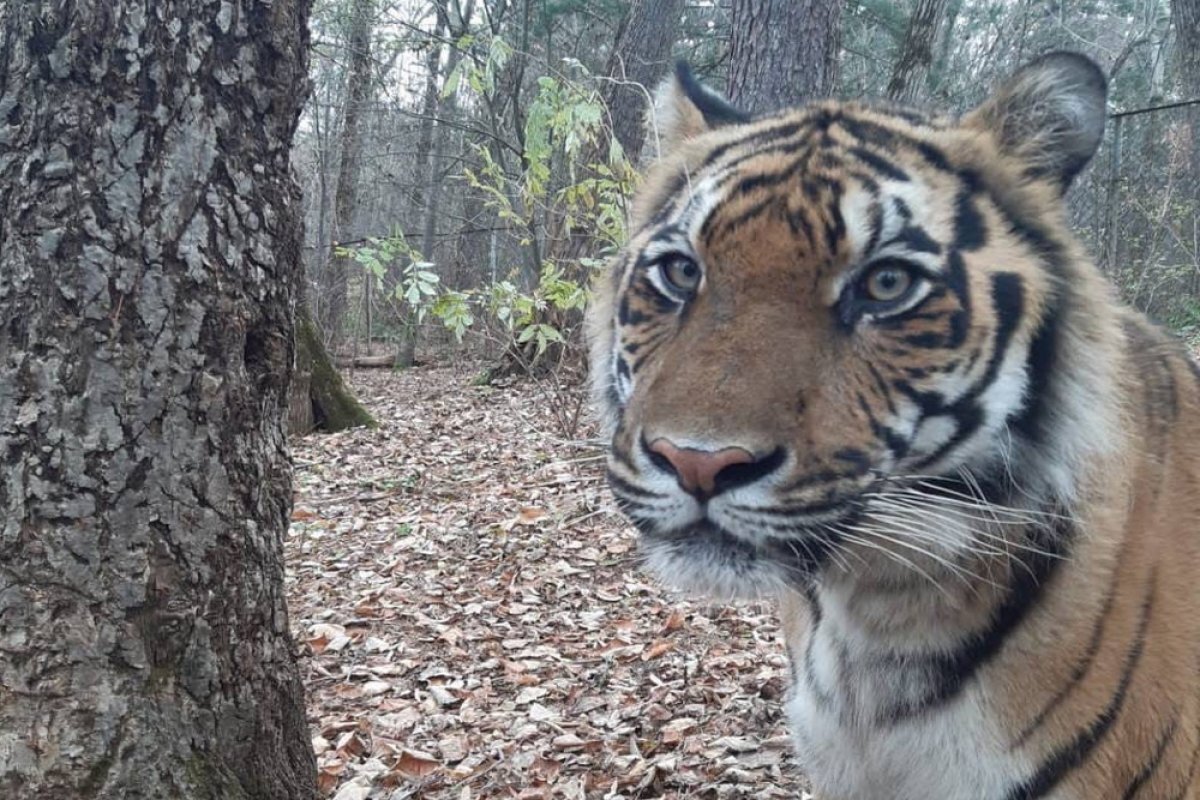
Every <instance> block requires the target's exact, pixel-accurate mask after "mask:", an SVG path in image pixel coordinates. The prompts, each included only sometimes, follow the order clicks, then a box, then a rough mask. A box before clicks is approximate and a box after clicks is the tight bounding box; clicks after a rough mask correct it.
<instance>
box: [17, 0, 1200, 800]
mask: <svg viewBox="0 0 1200 800" xmlns="http://www.w3.org/2000/svg"><path fill="white" fill-rule="evenodd" d="M1052 49H1070V50H1076V51H1083V52H1085V53H1087V54H1089V55H1090V56H1092V57H1093V58H1094V59H1096V61H1097V62H1098V63H1099V64H1100V65H1101V66H1102V67H1103V68H1104V69H1105V70H1106V71H1107V73H1108V75H1109V78H1110V88H1111V94H1110V100H1109V116H1110V120H1109V123H1110V124H1109V125H1108V127H1107V130H1106V134H1105V139H1104V142H1103V145H1102V147H1101V150H1100V152H1099V154H1098V156H1097V157H1096V159H1095V160H1094V161H1093V162H1092V164H1091V166H1090V167H1088V169H1087V170H1086V172H1085V173H1083V174H1082V175H1081V176H1080V177H1079V178H1078V179H1077V180H1076V182H1075V183H1074V185H1073V187H1072V189H1071V191H1070V193H1069V195H1068V201H1069V203H1070V209H1071V214H1072V216H1073V221H1074V224H1075V227H1076V228H1077V230H1078V231H1079V232H1080V233H1081V235H1082V236H1083V238H1084V240H1085V242H1086V244H1087V246H1088V247H1089V249H1090V250H1091V252H1092V253H1093V255H1094V256H1095V258H1096V259H1097V260H1098V261H1099V263H1100V265H1101V266H1102V268H1103V269H1104V270H1105V271H1106V272H1107V273H1108V274H1109V275H1110V276H1111V278H1112V279H1113V281H1114V282H1115V284H1116V285H1117V286H1118V287H1119V289H1120V291H1121V292H1122V293H1123V294H1124V295H1125V297H1126V298H1127V299H1128V300H1130V301H1131V302H1132V303H1134V304H1135V305H1137V306H1138V307H1140V308H1143V309H1145V310H1147V311H1148V312H1149V313H1150V314H1151V315H1152V316H1154V317H1155V318H1157V319H1158V320H1160V321H1162V322H1164V323H1165V324H1167V325H1169V326H1171V327H1172V328H1174V329H1175V330H1176V331H1177V332H1178V333H1180V334H1181V335H1183V336H1185V337H1188V338H1189V339H1191V340H1192V343H1193V345H1196V344H1200V226H1198V222H1197V210H1198V209H1200V146H1198V142H1200V0H1075V1H1074V2H1066V1H1065V0H1060V1H1059V2H1052V1H1051V0H1007V1H1002V0H902V2H896V3H889V2H882V1H881V0H847V1H846V2H840V1H839V0H313V2H310V0H0V320H2V321H3V324H0V465H2V467H3V468H2V469H0V797H4V798H10V797H11V798H21V800H24V799H25V798H37V799H38V800H40V798H53V800H108V799H109V798H119V799H120V800H142V798H146V799H147V800H157V799H158V798H163V797H185V798H205V800H211V799H212V798H222V800H224V798H234V799H235V800H237V799H239V798H255V800H258V799H259V798H262V799H263V800H314V799H315V798H325V797H331V798H333V799H334V800H407V799H408V798H434V799H436V800H476V799H478V798H496V799H497V800H499V799H500V798H506V799H508V800H511V799H512V798H518V799H519V800H552V799H553V800H557V799H558V798H562V799H563V800H634V798H642V799H644V800H683V798H704V800H712V799H713V798H718V799H724V798H755V799H756V800H762V799H764V798H767V799H769V798H796V797H800V798H802V800H807V798H809V797H811V796H810V795H808V793H807V791H806V786H807V784H806V779H805V777H804V775H803V774H802V773H801V771H800V770H799V769H798V768H797V766H796V765H795V764H794V763H793V762H792V760H791V755H790V752H791V751H790V749H789V745H788V741H789V740H788V735H787V729H786V726H785V724H784V722H783V714H782V705H783V701H784V697H785V693H786V687H787V685H788V682H789V675H788V672H789V667H788V663H787V659H786V657H785V656H784V653H783V647H782V642H781V634H780V626H779V621H778V618H777V615H776V613H775V609H774V608H772V607H771V606H770V605H768V604H751V603H747V604H741V605H734V606H731V605H727V604H718V603H712V602H703V601H695V600H692V599H689V598H686V597H683V596H680V595H679V594H678V593H676V592H673V591H671V590H669V589H667V588H664V587H663V586H662V585H660V584H658V583H657V582H656V581H655V580H654V579H653V578H651V577H650V576H648V575H647V574H646V573H645V572H644V571H643V570H642V569H641V566H642V565H641V562H640V560H639V557H638V554H637V543H636V537H635V535H634V531H633V529H632V528H631V527H630V525H629V524H628V522H627V521H626V520H625V519H624V518H623V517H622V516H621V515H620V514H619V513H618V511H617V508H616V505H615V503H614V500H613V498H612V496H611V494H610V493H609V491H608V489H607V487H606V485H605V480H604V477H603V474H602V473H603V463H604V457H605V456H604V453H603V450H602V445H601V443H600V442H599V440H598V438H597V436H596V430H595V427H594V425H593V423H592V422H591V421H590V420H589V417H588V414H587V412H586V407H585V400H584V395H585V392H584V391H583V389H582V387H583V380H582V379H583V377H584V376H583V372H584V365H583V358H582V352H581V351H582V348H581V347H580V344H581V342H580V331H579V326H580V320H581V318H582V309H583V308H584V306H585V305H586V302H587V289H586V287H587V284H588V281H589V280H590V278H591V277H592V275H593V274H594V273H595V271H596V269H597V268H598V267H599V266H600V265H601V264H602V263H604V260H605V259H606V258H607V257H608V256H609V255H610V254H611V253H612V252H613V251H614V249H615V248H617V247H619V246H620V244H621V242H622V241H623V239H624V238H625V230H624V225H625V218H626V204H627V202H628V200H629V198H630V196H631V193H632V191H633V189H634V188H635V187H636V185H637V181H638V165H639V164H642V163H644V162H645V161H646V160H647V159H649V158H652V157H653V154H654V151H655V148H656V139H655V134H654V131H646V130H645V129H644V127H643V124H642V122H643V118H644V115H645V110H646V106H647V101H648V99H649V91H650V90H652V88H653V87H654V86H655V85H656V84H658V82H659V81H660V80H661V79H662V77H663V76H664V75H665V74H667V72H668V70H669V69H670V65H671V63H672V61H674V60H675V59H686V60H687V61H689V62H690V63H691V64H692V65H693V66H694V68H695V70H696V71H697V72H698V74H699V75H700V76H701V78H702V79H703V80H705V81H706V82H707V83H708V84H709V85H711V86H713V87H716V88H719V89H722V90H724V91H725V92H726V93H727V94H728V95H729V97H730V98H731V99H732V100H733V101H734V102H735V103H737V104H739V105H741V106H742V107H744V108H746V109H748V110H750V111H754V112H764V111H770V110H772V109H775V108H778V107H780V106H782V105H786V104H791V103H795V102H798V101H803V100H806V99H810V98H815V97H822V96H827V95H831V94H832V95H837V96H841V97H848V98H856V97H864V96H866V97H890V98H892V99H896V100H900V101H903V102H907V103H912V104H918V105H929V106H931V107H936V108H939V109H945V110H949V111H958V110H963V109H965V108H967V107H969V106H971V105H972V104H973V103H975V102H977V101H978V100H979V99H981V97H982V96H983V95H984V93H985V92H986V91H987V88H988V86H989V85H991V84H993V83H994V82H995V81H996V80H998V79H999V78H1000V77H1002V76H1004V75H1006V74H1008V73H1010V72H1012V71H1013V70H1014V69H1015V68H1016V67H1017V66H1018V65H1020V64H1022V63H1023V62H1026V61H1028V60H1029V59H1031V58H1032V57H1034V56H1036V55H1038V54H1040V53H1042V52H1045V51H1047V50H1052ZM293 178H295V179H296V180H295V181H293V180H292V179H293ZM297 183H298V184H299V185H296V184H297ZM293 344H294V345H295V346H293ZM410 367H417V368H410ZM293 378H294V379H293Z"/></svg>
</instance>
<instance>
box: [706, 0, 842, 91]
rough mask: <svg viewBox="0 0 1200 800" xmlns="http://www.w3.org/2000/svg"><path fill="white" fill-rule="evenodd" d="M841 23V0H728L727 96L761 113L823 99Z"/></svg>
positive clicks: (834, 61)
mask: <svg viewBox="0 0 1200 800" xmlns="http://www.w3.org/2000/svg"><path fill="white" fill-rule="evenodd" d="M841 21H842V2H841V0H733V7H732V12H731V19H730V25H731V29H732V36H731V38H730V45H729V82H728V95H729V99H730V100H732V101H733V104H734V105H736V106H738V107H739V108H742V109H744V110H746V111H749V112H751V113H764V112H771V111H776V110H778V109H781V108H786V107H788V106H794V105H797V104H798V103H802V102H805V101H808V100H814V99H817V98H821V97H828V96H829V95H830V94H832V93H833V87H834V83H835V81H836V79H837V64H838V51H839V49H840V48H841Z"/></svg>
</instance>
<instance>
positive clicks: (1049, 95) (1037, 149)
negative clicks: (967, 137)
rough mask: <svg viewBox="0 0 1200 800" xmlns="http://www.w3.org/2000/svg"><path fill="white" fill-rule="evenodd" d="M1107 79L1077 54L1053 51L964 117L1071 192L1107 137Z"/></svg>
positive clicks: (1037, 174)
mask: <svg viewBox="0 0 1200 800" xmlns="http://www.w3.org/2000/svg"><path fill="white" fill-rule="evenodd" d="M1107 94H1108V81H1107V79H1106V78H1105V77H1104V72H1102V71H1101V69H1100V67H1098V66H1096V63H1095V62H1094V61H1092V60H1091V59H1090V58H1088V57H1086V56H1082V55H1079V54H1078V53H1068V52H1055V53H1048V54H1046V55H1044V56H1042V57H1040V58H1038V59H1036V60H1034V61H1032V62H1030V63H1029V64H1026V65H1025V66H1024V67H1022V68H1021V69H1019V70H1017V72H1016V74H1015V75H1013V76H1012V77H1011V78H1009V79H1008V81H1006V82H1005V83H1004V84H1003V85H1001V86H1000V87H999V88H998V89H997V90H996V91H994V92H993V93H992V96H991V97H989V98H988V99H987V100H985V101H984V103H983V104H982V105H981V106H979V107H978V108H976V109H975V110H974V111H972V112H971V113H970V114H968V115H967V116H966V118H965V119H964V120H963V121H964V123H966V124H967V125H969V126H972V127H975V128H979V129H981V130H984V131H988V132H990V133H991V134H992V135H993V136H995V137H996V139H997V140H998V141H999V143H1000V147H1001V149H1002V150H1003V151H1004V152H1006V153H1007V154H1009V155H1012V156H1015V157H1016V158H1018V159H1020V160H1021V161H1023V162H1025V164H1026V166H1027V172H1028V173H1029V174H1030V175H1031V176H1033V177H1039V178H1048V179H1050V180H1052V181H1055V182H1056V183H1057V184H1058V185H1059V188H1060V189H1061V191H1064V192H1065V191H1066V190H1067V187H1068V186H1069V185H1070V183H1071V179H1072V178H1074V177H1075V176H1076V175H1077V174H1079V171H1080V170H1081V169H1083V168H1084V167H1085V166H1086V165H1087V163H1088V161H1090V160H1091V158H1092V156H1093V155H1095V153H1096V149H1097V148H1098V147H1099V146H1100V139H1101V138H1102V137H1103V136H1104V118H1105V102H1106V99H1107Z"/></svg>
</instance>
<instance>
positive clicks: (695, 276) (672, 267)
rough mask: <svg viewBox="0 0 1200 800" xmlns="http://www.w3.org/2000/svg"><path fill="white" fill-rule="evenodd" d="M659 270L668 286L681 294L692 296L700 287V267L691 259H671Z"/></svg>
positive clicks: (661, 265) (660, 266)
mask: <svg viewBox="0 0 1200 800" xmlns="http://www.w3.org/2000/svg"><path fill="white" fill-rule="evenodd" d="M658 269H659V273H660V274H661V275H662V279H663V281H664V282H665V283H666V284H667V286H668V287H669V288H670V289H671V290H672V291H675V292H678V293H679V294H691V293H692V292H694V291H696V289H697V288H699V286H700V265H699V264H697V263H696V262H695V261H692V260H691V259H690V258H682V257H675V258H669V259H667V260H666V261H663V262H662V263H661V264H660V265H659V268H658Z"/></svg>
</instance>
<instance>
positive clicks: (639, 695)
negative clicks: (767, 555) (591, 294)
mask: <svg viewBox="0 0 1200 800" xmlns="http://www.w3.org/2000/svg"><path fill="white" fill-rule="evenodd" d="M475 374H476V372H475V371H473V370H472V367H471V365H459V366H457V367H454V368H441V367H439V368H420V369H415V370H411V371H408V372H406V373H402V374H398V373H390V372H385V371H360V372H358V373H356V374H354V375H352V376H350V379H351V381H352V383H353V384H354V386H355V388H356V389H357V391H358V392H359V397H360V398H361V399H362V400H363V401H364V403H365V404H366V405H367V406H368V407H369V408H370V410H371V411H372V412H373V413H374V414H375V415H376V417H377V418H378V420H379V422H380V428H379V429H378V430H375V431H367V430H355V431H350V432H347V433H342V434H335V435H321V434H314V435H310V436H307V437H303V438H299V439H297V440H296V441H295V442H294V444H293V447H294V456H295V460H296V486H297V495H296V505H295V511H294V514H293V523H292V528H291V533H290V535H289V538H288V542H287V559H288V567H289V590H290V602H291V613H292V626H293V629H294V630H295V631H296V634H297V638H298V639H299V640H300V642H301V643H302V645H303V646H304V648H305V662H304V669H305V674H306V682H307V688H308V712H309V721H310V723H311V725H312V729H313V735H314V744H315V746H316V750H317V753H318V755H317V759H318V765H319V769H320V785H321V789H322V791H323V793H324V794H323V796H326V797H333V798H336V800H367V798H372V800H374V799H375V798H381V799H382V800H402V799H403V798H410V797H411V798H444V799H445V800H471V799H472V798H524V799H526V800H540V799H541V798H567V799H568V800H581V799H582V798H606V799H611V800H616V798H630V799H631V800H632V798H662V799H663V800H667V799H668V798H741V797H753V798H773V797H781V798H782V797H788V798H796V797H807V793H804V792H802V789H803V788H804V784H803V781H802V779H801V777H800V775H799V774H798V772H797V770H796V767H795V766H794V764H793V763H792V762H791V755H790V752H789V746H788V741H787V736H786V732H785V728H784V725H783V720H782V700H783V693H784V688H785V683H786V672H787V664H786V660H785V658H784V654H783V649H782V645H781V642H780V632H779V627H778V622H777V620H776V618H775V616H774V612H773V611H772V610H771V609H770V608H768V607H766V606H759V605H739V606H733V607H721V606H712V605H705V604H703V603H698V602H689V601H687V600H685V599H683V598H682V597H680V596H678V595H676V594H674V593H672V592H670V591H667V590H665V589H664V588H663V587H661V586H660V585H659V584H658V583H656V582H655V580H654V579H653V578H652V577H651V576H649V575H648V574H646V573H645V572H643V571H642V570H641V569H640V568H639V561H638V557H637V543H636V537H635V534H634V532H633V530H632V529H631V528H630V527H629V526H628V525H626V524H625V523H624V521H623V520H622V519H621V518H620V517H619V516H618V515H617V514H616V512H615V509H614V506H613V502H612V500H611V497H610V496H609V494H608V492H607V489H606V487H605V486H604V481H603V469H602V466H603V461H602V456H601V453H600V451H599V450H598V449H597V448H596V447H595V444H594V442H592V443H589V442H588V441H587V439H588V437H594V436H595V432H594V430H591V429H588V428H585V429H584V430H582V431H581V432H580V433H579V434H578V439H576V440H569V439H567V438H566V437H565V436H564V435H563V434H562V433H560V432H559V430H558V428H559V426H557V425H556V423H555V416H554V414H553V413H551V411H550V408H551V404H550V403H549V402H548V401H547V397H546V396H545V395H544V393H542V391H541V390H540V388H539V384H537V383H535V382H531V381H515V382H513V383H511V384H510V385H507V386H503V387H478V386H473V385H472V379H473V377H474V375H475Z"/></svg>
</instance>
